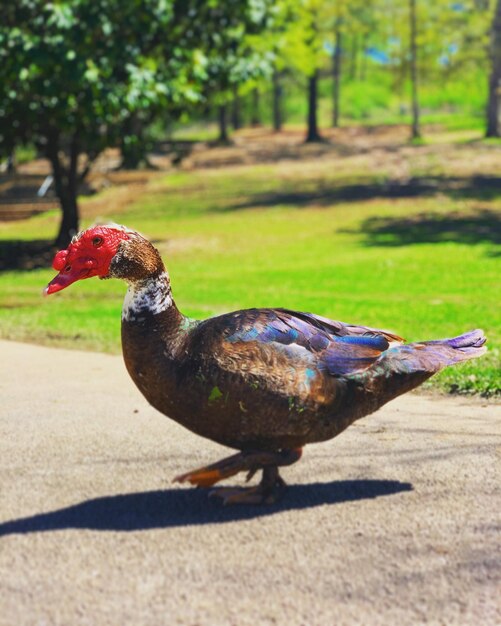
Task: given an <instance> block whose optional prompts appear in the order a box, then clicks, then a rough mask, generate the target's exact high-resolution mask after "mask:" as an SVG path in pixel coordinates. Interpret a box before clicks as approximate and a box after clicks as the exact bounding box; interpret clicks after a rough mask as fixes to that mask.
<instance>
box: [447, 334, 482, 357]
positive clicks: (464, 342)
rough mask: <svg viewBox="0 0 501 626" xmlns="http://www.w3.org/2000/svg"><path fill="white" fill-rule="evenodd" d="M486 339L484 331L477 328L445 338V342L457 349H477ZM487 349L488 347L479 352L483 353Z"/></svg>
mask: <svg viewBox="0 0 501 626" xmlns="http://www.w3.org/2000/svg"><path fill="white" fill-rule="evenodd" d="M486 341H487V337H486V336H485V335H484V331H483V330H480V329H479V328H477V330H470V332H469V333H464V334H463V335H459V337H454V338H452V339H445V342H446V343H448V344H449V345H450V346H451V348H455V349H456V350H463V349H467V350H476V349H477V348H481V347H482V346H483V345H484V343H485V342H486ZM486 349H487V348H485V349H484V350H483V351H482V352H480V353H479V354H483V353H484V352H485V350H486Z"/></svg>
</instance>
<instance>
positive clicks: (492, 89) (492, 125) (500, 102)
mask: <svg viewBox="0 0 501 626" xmlns="http://www.w3.org/2000/svg"><path fill="white" fill-rule="evenodd" d="M491 63H492V65H491V72H490V76H489V99H488V104H487V130H486V136H487V137H501V0H497V4H496V11H495V14H494V19H493V20H492V29H491Z"/></svg>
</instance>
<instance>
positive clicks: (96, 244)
mask: <svg viewBox="0 0 501 626" xmlns="http://www.w3.org/2000/svg"><path fill="white" fill-rule="evenodd" d="M102 243H103V238H102V237H94V239H93V240H92V245H93V246H94V248H99V246H100V245H102Z"/></svg>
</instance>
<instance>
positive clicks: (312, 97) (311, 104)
mask: <svg viewBox="0 0 501 626" xmlns="http://www.w3.org/2000/svg"><path fill="white" fill-rule="evenodd" d="M317 117H318V70H315V71H314V73H313V74H312V75H311V76H310V78H309V79H308V134H307V135H306V142H307V143H312V142H315V141H322V137H321V136H320V134H319V132H318V123H317Z"/></svg>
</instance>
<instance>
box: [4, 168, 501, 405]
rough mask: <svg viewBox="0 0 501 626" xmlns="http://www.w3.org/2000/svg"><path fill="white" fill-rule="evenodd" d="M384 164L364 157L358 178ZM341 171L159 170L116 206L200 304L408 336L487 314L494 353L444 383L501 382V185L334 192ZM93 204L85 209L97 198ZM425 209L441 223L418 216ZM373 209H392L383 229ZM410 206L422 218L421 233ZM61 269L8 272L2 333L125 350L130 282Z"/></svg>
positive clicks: (10, 228) (206, 310)
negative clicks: (68, 281) (277, 309)
mask: <svg viewBox="0 0 501 626" xmlns="http://www.w3.org/2000/svg"><path fill="white" fill-rule="evenodd" d="M374 177H375V175H374V174H373V173H370V174H369V173H368V172H366V171H362V170H361V171H354V172H352V174H351V176H350V180H349V182H350V183H351V184H355V185H356V184H360V185H364V184H367V183H371V182H373V180H374ZM376 177H377V176H376ZM342 184H343V185H344V184H346V173H343V171H342V169H340V171H339V172H338V171H337V169H336V167H335V166H333V163H330V162H329V161H328V160H325V161H322V160H320V161H319V162H318V163H314V162H313V163H312V162H309V163H308V164H306V165H305V164H303V163H301V162H294V163H292V162H291V163H277V164H267V165H266V166H264V165H260V166H248V167H238V168H225V169H219V170H206V171H202V170H201V171H193V172H180V173H176V174H170V175H165V176H163V177H159V178H157V179H155V180H153V181H151V182H150V183H149V184H148V187H147V188H146V190H145V192H144V194H142V196H141V197H140V198H138V199H137V200H136V201H135V202H134V203H133V204H132V205H129V206H126V207H124V208H123V210H121V211H120V212H119V213H115V214H113V215H110V216H107V218H110V219H113V220H114V221H116V222H119V223H124V224H126V225H127V226H129V227H132V228H135V229H137V230H139V231H141V232H143V233H144V234H146V235H147V236H149V237H150V238H151V239H153V240H154V241H155V242H156V245H157V246H158V247H159V248H160V250H161V252H162V254H163V256H164V259H165V261H166V264H167V266H168V269H169V272H170V274H171V278H172V283H173V290H174V297H175V299H176V302H177V304H178V306H179V308H180V309H181V310H182V311H183V312H185V313H186V314H188V315H190V316H194V317H207V316H210V315H214V314H218V313H221V312H224V311H230V310H232V309H237V308H245V307H252V306H265V307H266V306H282V307H287V308H292V309H299V310H305V311H312V312H316V313H319V314H321V315H325V316H329V317H331V318H333V319H340V320H343V321H347V322H353V323H361V324H367V325H371V326H375V327H380V328H387V329H390V330H394V331H396V332H398V333H399V334H401V335H403V336H404V337H406V338H407V339H408V340H423V339H432V338H442V337H451V336H455V335H458V334H460V333H462V332H464V331H467V330H469V329H472V328H476V327H482V328H483V329H484V330H485V331H486V333H487V334H488V336H489V346H490V351H489V353H488V355H487V356H486V357H484V358H482V359H480V360H478V361H473V362H469V363H467V364H464V365H462V366H458V367H455V368H450V369H449V370H447V371H446V372H443V373H442V374H440V375H439V376H438V377H436V378H435V379H434V381H435V382H434V385H435V386H439V387H441V388H442V389H447V390H449V391H451V390H452V391H459V392H463V393H466V392H477V393H482V394H484V395H494V394H496V393H499V390H500V387H501V384H500V382H501V374H500V367H499V356H500V354H499V348H500V344H501V331H500V323H499V322H500V315H499V303H500V302H501V293H500V269H501V256H499V248H498V247H496V239H495V238H494V237H493V235H492V233H491V232H490V230H489V228H490V225H489V223H488V222H487V225H485V224H484V223H483V222H482V223H480V222H479V224H480V226H479V225H478V224H477V222H476V221H475V220H477V219H478V220H480V217H479V216H480V215H481V211H485V210H488V211H490V212H491V213H489V215H490V216H491V218H490V219H491V220H492V226H493V227H494V228H495V227H496V226H497V228H499V224H500V223H501V213H497V215H498V216H499V220H498V221H497V222H496V219H495V215H496V211H499V209H500V203H499V195H497V196H496V195H495V194H494V195H492V194H491V196H490V197H488V198H483V199H482V201H481V203H480V202H479V200H478V198H475V197H469V198H467V199H465V198H462V197H457V196H454V195H447V194H443V193H440V194H438V193H437V194H436V195H434V196H433V195H432V196H428V197H424V198H419V197H408V198H398V199H395V198H385V197H379V198H377V197H376V198H373V199H369V200H357V201H354V200H346V199H345V200H339V199H336V198H335V197H334V196H335V194H334V192H335V190H336V188H337V187H338V186H339V185H342ZM319 189H320V190H324V192H325V193H324V194H323V195H322V194H320V195H318V190H319ZM105 193H108V194H110V193H113V189H111V190H108V191H106V192H105ZM333 194H334V195H333ZM82 206H83V213H84V214H85V207H86V201H83V204H82ZM424 213H426V214H427V218H426V219H428V222H429V219H434V220H436V224H437V232H440V236H433V232H432V233H431V234H430V232H429V223H428V226H426V224H425V222H426V220H425V218H424V217H423V218H421V217H416V216H419V215H422V214H424ZM451 215H452V218H451V219H449V217H450V216H451ZM430 216H431V218H430ZM464 216H467V217H468V216H469V219H470V221H468V220H467V219H464ZM493 216H494V217H493ZM484 217H485V215H484ZM374 218H377V219H378V220H380V218H385V221H384V223H383V225H384V228H383V231H382V232H381V230H377V228H376V229H375V224H376V226H377V225H378V224H379V227H380V226H381V222H379V221H376V222H375V221H374ZM402 218H405V219H408V218H412V219H411V222H410V224H409V228H410V229H412V231H411V232H410V234H409V232H408V231H407V230H406V227H405V222H404V223H403V225H402ZM446 218H447V219H446ZM57 221H58V215H57V213H55V212H54V213H47V214H44V215H42V216H38V217H34V218H31V219H30V220H26V221H24V222H15V223H14V222H12V223H6V224H0V238H1V239H3V240H8V239H14V238H37V239H40V238H44V237H47V238H50V237H52V236H53V234H54V233H55V231H56V225H57ZM392 224H393V225H394V226H395V230H394V231H392V230H391V229H392ZM84 225H88V222H87V223H85V224H84ZM385 228H386V230H384V229H385ZM402 229H403V230H402ZM427 229H428V230H427ZM441 229H442V230H441ZM472 229H473V230H472ZM498 240H499V233H498ZM498 240H497V241H498ZM466 242H468V243H466ZM53 275H54V272H53V271H52V270H49V269H47V270H32V271H25V272H6V273H3V274H0V336H2V337H4V338H12V339H17V340H22V341H33V342H37V343H44V344H52V345H59V346H66V347H72V348H83V349H92V350H100V351H106V352H119V351H120V344H119V333H120V310H121V303H122V300H123V296H124V292H125V285H123V284H121V283H119V282H118V281H99V280H96V279H94V280H88V281H82V282H81V283H78V284H76V285H73V286H72V287H70V288H69V289H67V290H65V291H63V292H62V293H60V294H56V295H54V296H52V297H50V298H42V296H41V291H42V288H43V287H44V285H45V284H46V283H47V282H48V280H49V279H50V278H51V277H52V276H53Z"/></svg>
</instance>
